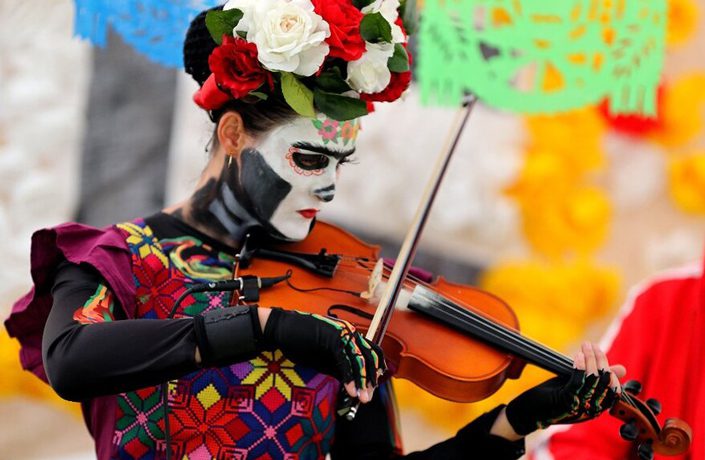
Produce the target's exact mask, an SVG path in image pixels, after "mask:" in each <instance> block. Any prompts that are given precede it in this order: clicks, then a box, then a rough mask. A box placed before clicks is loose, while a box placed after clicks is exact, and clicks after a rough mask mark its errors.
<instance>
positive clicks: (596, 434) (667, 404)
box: [530, 267, 705, 460]
mask: <svg viewBox="0 0 705 460" xmlns="http://www.w3.org/2000/svg"><path fill="white" fill-rule="evenodd" d="M632 299H633V300H632V301H629V302H627V304H626V305H625V307H624V310H623V312H624V314H626V316H624V319H623V320H622V321H620V320H618V321H617V324H616V325H615V326H613V328H618V329H616V331H615V330H614V329H613V331H612V332H616V335H614V334H613V333H608V336H612V335H614V341H613V343H612V345H611V347H610V348H609V352H608V353H607V355H608V357H609V360H610V363H615V364H616V363H621V364H624V365H625V366H626V367H627V376H626V380H629V379H636V380H639V381H640V382H641V383H642V385H643V390H642V392H641V393H640V394H639V398H641V399H642V400H646V399H648V398H656V399H658V400H659V401H660V402H661V404H662V407H663V412H662V413H661V415H659V416H658V418H659V421H660V422H661V423H663V421H664V420H666V419H667V418H670V417H677V418H680V419H682V420H684V421H686V422H687V423H688V424H689V425H690V427H691V428H692V429H693V443H692V445H691V449H690V452H689V454H686V455H679V456H674V457H666V456H661V455H656V456H655V458H656V459H662V460H666V459H673V460H684V459H698V460H702V459H705V352H704V351H703V348H704V346H705V279H704V278H703V270H702V269H701V268H700V267H697V268H696V267H693V268H692V269H690V270H687V269H683V270H679V271H674V272H672V273H669V274H667V275H665V276H664V277H660V278H658V279H656V280H654V281H651V282H649V283H647V284H646V285H645V286H644V287H642V288H641V289H639V290H637V293H636V294H635V295H634V296H633V297H632ZM609 339H610V338H609V337H607V338H606V340H609ZM620 425H621V423H620V421H618V420H617V419H615V418H612V417H610V416H607V415H605V416H603V417H601V418H599V419H598V420H595V421H591V422H588V423H584V424H580V425H574V426H572V427H571V428H570V429H568V430H567V431H563V432H557V433H555V434H553V436H551V437H550V438H549V439H548V441H547V442H545V443H544V444H541V445H539V446H538V448H537V449H536V451H535V452H534V453H533V454H532V456H531V457H530V458H531V459H532V460H548V459H552V458H553V459H556V460H563V459H565V460H607V459H613V460H618V459H619V460H622V459H629V458H636V457H635V456H634V454H633V446H632V445H630V444H629V443H627V442H626V441H624V440H622V439H621V438H620V436H619V427H620Z"/></svg>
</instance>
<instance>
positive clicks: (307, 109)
mask: <svg viewBox="0 0 705 460" xmlns="http://www.w3.org/2000/svg"><path fill="white" fill-rule="evenodd" d="M281 85H282V94H283V95H284V100H285V101H286V103H287V104H289V105H290V106H291V108H292V109H294V111H295V112H296V113H298V114H299V115H302V116H304V117H309V118H315V117H316V111H315V110H314V109H313V93H312V92H311V90H310V89H308V88H307V87H306V85H304V84H303V83H301V82H300V81H299V79H298V78H296V77H295V76H294V74H293V73H289V72H282V73H281Z"/></svg>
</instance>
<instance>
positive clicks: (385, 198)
mask: <svg viewBox="0 0 705 460" xmlns="http://www.w3.org/2000/svg"><path fill="white" fill-rule="evenodd" d="M112 3H113V4H112V5H110V3H109V2H100V1H81V0H76V2H73V1H69V0H45V1H42V2H26V1H20V0H0V49H1V50H2V51H0V257H1V258H2V260H3V261H4V262H3V264H2V267H0V316H2V317H3V318H4V317H6V316H7V314H9V311H10V308H11V305H12V303H13V302H14V300H15V299H17V298H18V297H19V296H20V295H22V294H24V293H25V292H26V291H27V290H28V288H29V286H30V277H29V242H30V236H31V234H32V232H33V231H34V230H36V229H38V228H42V227H46V226H51V225H56V224H58V223H61V222H64V221H69V220H78V221H80V222H84V223H87V224H91V225H95V226H104V225H108V224H111V223H114V222H118V221H122V220H128V219H131V218H134V217H137V216H142V215H147V214H151V213H153V212H154V211H157V210H159V209H160V208H162V207H163V206H164V205H165V204H167V203H172V202H175V201H178V200H180V199H182V198H184V197H186V196H188V195H189V194H190V192H191V191H192V189H193V187H194V186H195V183H196V180H197V178H198V176H199V174H200V170H201V168H202V167H203V165H204V164H205V161H206V155H207V154H206V152H205V146H206V144H207V142H208V140H209V138H210V133H211V131H212V126H211V123H210V122H209V121H208V119H207V117H206V116H205V114H204V113H202V112H201V111H199V110H198V109H197V108H196V106H195V104H193V103H192V101H191V96H192V94H193V92H194V91H195V89H196V85H195V83H194V82H193V81H191V80H190V79H189V77H188V76H186V75H185V74H184V73H183V72H182V71H180V70H178V69H176V68H174V66H175V65H178V64H179V59H178V55H179V53H176V55H175V56H176V57H175V56H174V55H173V54H171V55H169V54H167V53H164V52H163V51H159V50H160V49H161V50H164V49H172V50H173V49H176V50H180V46H181V40H182V36H183V35H182V34H183V30H184V29H185V24H187V23H188V18H185V17H184V14H183V11H184V8H186V9H189V11H193V12H197V11H200V10H201V9H203V8H204V7H208V6H211V5H212V4H215V3H217V2H207V1H182V2H178V1H173V2H171V3H170V5H172V6H167V5H160V6H159V8H156V7H155V5H156V4H158V3H159V2H156V1H153V2H150V1H146V0H144V1H129V2H128V1H125V2H112ZM667 3H668V23H667V31H666V58H665V64H664V69H663V77H662V80H661V84H660V86H659V89H658V97H657V115H656V117H655V118H644V117H640V116H613V115H610V114H609V112H608V111H607V110H606V107H605V105H604V104H596V105H594V106H588V107H584V108H581V109H578V110H573V111H570V112H566V113H561V114H557V115H532V116H524V115H518V114H512V113H509V112H506V111H500V110H497V109H492V108H490V107H487V106H484V105H479V106H478V107H477V108H476V110H475V112H474V113H473V115H472V117H471V120H470V124H469V126H468V128H467V129H466V131H465V133H464V135H463V138H462V141H461V144H460V148H459V151H458V152H457V154H456V155H455V158H454V160H453V163H452V166H451V171H450V173H449V175H448V177H447V179H446V181H445V183H444V185H443V187H442V191H441V192H440V196H439V197H438V199H437V202H436V204H435V205H434V211H433V217H432V218H431V221H430V223H429V225H428V227H427V230H426V232H425V235H424V237H423V240H422V246H421V248H420V250H419V256H418V258H417V260H416V262H415V265H418V266H421V267H424V268H426V269H428V270H431V271H433V272H434V273H436V274H439V275H443V276H445V277H447V278H449V279H451V280H453V281H458V282H463V283H468V284H475V285H478V286H480V287H482V288H484V289H487V290H489V291H491V292H493V293H495V294H497V295H498V296H500V297H501V298H503V299H505V300H506V301H507V302H509V304H510V305H511V306H512V307H513V308H514V309H515V311H516V312H517V315H518V317H519V320H520V323H521V326H522V330H523V332H524V333H525V334H526V335H528V336H530V337H533V338H535V339H537V340H539V341H541V342H543V343H545V344H548V345H550V346H551V347H553V348H556V349H558V350H560V351H562V352H565V353H569V354H570V353H572V352H573V350H575V349H576V347H577V346H578V345H579V344H580V342H581V341H582V340H584V339H586V338H587V339H595V340H596V339H599V338H600V336H601V335H602V334H603V332H604V331H605V330H606V328H607V327H608V326H609V324H610V321H611V320H612V319H613V318H614V316H615V315H616V314H617V312H618V310H619V306H620V304H621V303H622V302H623V301H624V299H625V296H626V295H627V292H628V289H629V288H631V287H633V286H634V285H635V284H636V283H638V282H639V280H641V279H644V278H645V277H648V276H650V275H653V274H655V273H657V272H658V271H661V270H664V269H668V268H672V267H678V266H682V265H685V264H691V263H699V262H698V261H699V260H700V259H701V258H702V255H703V247H704V242H705V126H704V124H703V116H704V115H705V23H704V22H703V21H704V20H703V17H702V14H701V11H702V9H703V8H705V0H668V1H667ZM421 15H422V17H423V9H422V10H421ZM77 17H78V18H81V19H82V22H81V24H82V25H81V27H77V26H76V24H75V21H76V18H77ZM184 21H185V22H184ZM157 22H158V23H160V24H162V27H161V28H160V29H159V30H160V35H159V36H155V35H153V34H152V35H150V33H151V32H150V31H153V30H156V29H155V28H152V25H153V24H154V23H157ZM164 24H169V25H170V26H169V27H165V26H164ZM76 32H78V33H79V34H80V35H82V36H84V37H89V38H90V39H91V41H92V42H93V43H98V44H99V45H100V46H95V45H93V44H91V43H90V42H89V41H87V40H81V39H79V38H76V37H75V34H76ZM157 45H159V46H157ZM147 55H149V56H150V57H147ZM174 60H176V62H174ZM417 93H418V91H415V88H414V87H412V89H411V91H410V92H409V93H408V94H407V96H406V97H405V99H404V100H403V101H401V102H397V103H395V104H389V105H385V104H377V110H376V111H375V112H374V113H373V114H371V115H370V116H368V117H366V118H365V119H364V120H363V125H362V127H363V131H362V133H361V135H360V140H359V145H358V152H359V154H358V155H356V157H357V164H356V165H350V166H347V167H345V168H344V170H343V171H342V174H341V179H340V182H341V183H340V187H339V190H340V191H339V193H338V194H337V197H336V200H335V201H334V202H333V203H332V204H331V206H330V208H329V210H327V211H326V213H325V215H324V216H323V218H325V219H327V220H330V221H333V222H335V223H338V224H340V225H342V226H343V227H345V228H347V229H349V230H350V231H352V232H353V233H356V234H358V235H359V236H360V237H362V238H363V239H366V240H367V241H370V242H374V243H376V244H379V245H381V246H382V248H383V254H384V255H388V256H393V255H394V254H395V251H396V250H397V248H398V245H399V242H400V241H401V239H402V238H403V236H404V234H405V231H406V225H407V224H408V222H409V221H410V219H411V217H412V215H413V213H414V211H415V208H416V201H417V199H418V198H419V196H420V195H421V190H422V187H423V184H424V183H425V180H426V178H427V175H428V173H429V172H430V168H431V166H432V164H433V162H434V160H435V156H436V154H437V152H438V150H439V149H440V147H441V145H442V144H443V140H444V138H445V134H446V130H447V128H448V126H449V123H450V120H451V119H452V117H453V114H454V112H453V110H451V109H442V108H432V107H425V106H422V105H421V104H420V102H419V98H418V96H417ZM645 334H648V331H645ZM17 350H18V346H17V343H16V342H15V341H14V340H12V339H10V338H9V337H8V336H7V332H6V331H5V330H4V329H2V330H0V369H2V371H1V372H2V374H1V375H2V378H0V459H14V458H23V459H84V458H85V459H90V458H94V455H93V453H92V442H91V440H90V438H89V437H88V434H87V432H86V430H85V428H84V426H83V422H82V420H81V417H80V409H79V408H78V406H77V405H75V404H73V403H67V402H65V401H62V400H60V399H59V398H58V397H56V396H55V395H53V393H52V392H51V390H50V389H49V388H48V387H46V386H45V385H44V384H43V383H41V382H40V381H39V380H38V379H36V378H35V377H33V376H32V375H30V374H29V373H26V372H24V371H22V370H21V369H20V366H19V361H18V358H17ZM547 376H548V374H546V373H544V372H542V371H539V370H536V369H533V368H527V369H526V370H525V373H524V376H523V378H522V379H521V380H520V381H511V382H508V383H507V384H506V385H505V386H504V387H503V388H502V389H501V390H500V391H499V392H498V393H497V394H496V395H495V396H493V397H492V398H490V400H486V401H483V402H481V403H478V404H473V405H459V404H452V403H448V402H445V401H441V400H438V399H436V398H434V397H432V396H429V395H427V394H425V393H424V392H423V391H421V390H419V389H416V388H415V387H414V386H413V385H411V384H409V383H406V382H403V381H399V382H397V383H396V389H397V392H398V396H399V398H400V406H401V410H402V413H403V418H402V428H403V434H404V436H405V442H406V447H407V449H414V448H420V447H425V446H427V445H430V444H431V443H433V442H435V441H437V440H439V439H441V438H444V437H446V436H448V435H450V434H453V433H454V432H455V431H456V430H457V429H458V428H459V427H461V426H462V425H464V424H465V423H466V422H467V421H468V420H470V419H471V418H474V417H475V416H476V415H477V414H479V413H482V412H483V411H485V410H486V409H488V408H490V407H493V406H494V405H496V404H497V403H498V402H505V401H507V400H509V399H510V398H511V396H512V395H514V394H516V393H517V392H520V391H522V390H523V389H524V388H527V387H529V386H532V385H533V384H535V383H537V382H538V381H541V380H543V379H545V378H547Z"/></svg>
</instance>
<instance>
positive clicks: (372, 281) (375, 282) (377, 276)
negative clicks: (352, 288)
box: [360, 259, 384, 300]
mask: <svg viewBox="0 0 705 460" xmlns="http://www.w3.org/2000/svg"><path fill="white" fill-rule="evenodd" d="M383 271H384V260H382V259H379V260H378V261H377V263H376V264H375V268H374V269H373V270H372V273H370V278H369V279H368V280H367V290H366V291H364V292H363V293H361V294H360V297H362V298H363V299H365V300H372V299H373V298H374V297H375V291H377V288H378V287H379V285H380V283H381V282H382V273H383Z"/></svg>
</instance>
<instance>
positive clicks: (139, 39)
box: [74, 0, 222, 67]
mask: <svg viewBox="0 0 705 460" xmlns="http://www.w3.org/2000/svg"><path fill="white" fill-rule="evenodd" d="M75 3H76V21H75V26H74V27H75V29H74V33H75V34H76V35H77V36H79V37H81V38H84V39H87V40H90V41H91V42H92V43H94V44H96V45H98V46H105V45H106V43H107V38H108V26H110V27H112V29H113V30H114V31H115V32H117V33H118V34H120V36H121V37H122V39H123V40H124V41H125V42H126V43H128V44H129V45H131V46H132V47H134V48H135V49H136V50H137V51H138V52H140V53H142V54H144V55H146V56H147V57H149V58H150V59H152V60H154V61H156V62H158V63H159V64H162V65H164V66H167V67H183V54H182V47H183V43H184V37H185V36H186V30H188V26H189V23H190V22H191V20H192V19H193V18H194V17H196V15H198V13H200V12H201V11H203V10H205V9H208V8H211V7H214V6H216V5H218V4H220V3H222V2H220V1H217V0H125V1H119V2H116V1H108V0H75Z"/></svg>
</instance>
